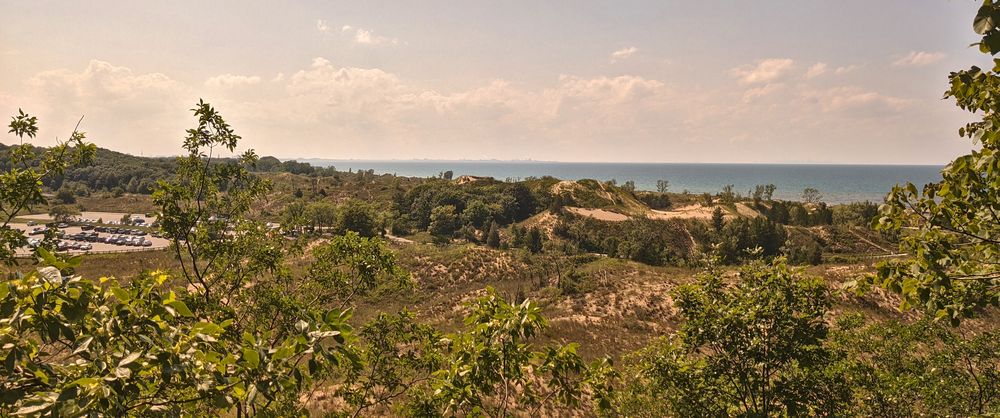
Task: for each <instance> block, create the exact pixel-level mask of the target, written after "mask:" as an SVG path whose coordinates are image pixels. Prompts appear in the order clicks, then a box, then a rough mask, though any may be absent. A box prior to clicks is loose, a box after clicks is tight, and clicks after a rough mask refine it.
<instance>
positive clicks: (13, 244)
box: [0, 109, 95, 265]
mask: <svg viewBox="0 0 1000 418" xmlns="http://www.w3.org/2000/svg"><path fill="white" fill-rule="evenodd" d="M8 127H9V128H10V130H9V131H8V132H9V133H12V134H14V135H15V136H17V137H18V140H19V141H20V145H16V146H12V147H10V148H9V149H8V150H7V154H8V155H7V156H8V157H9V160H8V161H9V163H8V164H5V166H6V167H5V169H4V170H3V171H2V172H0V262H2V263H3V264H5V265H13V264H14V254H15V250H16V249H17V248H19V247H22V246H24V245H26V244H27V243H28V242H27V239H26V238H25V236H24V234H23V233H21V232H20V231H18V230H16V229H14V228H12V227H11V226H10V223H11V221H12V220H13V219H14V217H15V216H17V214H18V213H20V212H21V211H26V210H30V209H31V208H32V207H34V206H37V205H42V204H45V203H46V199H45V196H44V195H43V194H42V189H41V187H39V186H40V185H41V184H42V182H43V181H45V180H46V179H50V178H52V177H54V176H58V175H60V174H62V173H63V172H64V171H66V170H67V169H68V168H69V167H72V166H76V165H83V164H86V163H88V162H89V161H90V160H91V159H92V158H93V155H94V149H95V148H94V145H93V144H89V143H86V142H84V139H85V138H86V135H85V134H84V132H82V131H80V130H79V125H78V126H77V127H76V128H74V129H73V132H71V133H70V135H69V139H68V140H67V141H65V142H62V143H60V144H59V145H56V146H55V147H52V148H49V149H47V150H45V151H44V152H42V153H39V152H38V151H36V148H35V147H32V146H31V144H30V143H25V142H24V139H25V137H27V138H28V139H29V140H30V139H34V137H35V135H36V134H37V133H38V118H36V117H34V116H31V115H29V114H27V113H24V111H22V110H20V109H18V114H17V115H15V116H13V117H11V122H10V124H9V125H8Z"/></svg>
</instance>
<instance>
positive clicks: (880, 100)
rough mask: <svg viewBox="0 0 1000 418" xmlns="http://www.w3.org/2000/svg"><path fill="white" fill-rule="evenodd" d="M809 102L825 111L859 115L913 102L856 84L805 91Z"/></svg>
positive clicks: (890, 110) (901, 108)
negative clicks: (848, 112)
mask: <svg viewBox="0 0 1000 418" xmlns="http://www.w3.org/2000/svg"><path fill="white" fill-rule="evenodd" d="M803 97H804V98H805V99H806V101H808V102H813V103H815V104H818V105H819V106H820V108H821V109H822V110H823V111H825V112H838V111H850V112H857V113H858V114H859V115H865V116H879V115H884V114H886V113H893V112H898V111H901V110H903V109H905V108H906V107H907V106H909V105H910V104H911V102H910V101H909V100H906V99H902V98H899V97H894V96H889V95H885V94H881V93H877V92H874V91H869V90H865V89H863V88H860V87H856V86H841V87H834V88H830V89H825V90H813V91H805V92H803Z"/></svg>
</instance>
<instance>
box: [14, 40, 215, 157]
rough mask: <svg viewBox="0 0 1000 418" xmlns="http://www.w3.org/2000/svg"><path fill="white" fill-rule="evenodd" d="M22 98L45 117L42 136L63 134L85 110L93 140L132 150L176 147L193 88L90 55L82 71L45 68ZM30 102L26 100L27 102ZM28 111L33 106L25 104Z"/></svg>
mask: <svg viewBox="0 0 1000 418" xmlns="http://www.w3.org/2000/svg"><path fill="white" fill-rule="evenodd" d="M25 86H26V87H27V88H28V91H29V92H30V94H28V95H22V96H21V97H19V99H18V101H19V102H20V103H28V104H29V105H30V111H31V112H32V113H35V114H37V115H38V116H39V119H40V120H42V121H43V123H42V129H41V131H42V132H40V134H39V138H55V137H61V138H63V139H65V136H66V134H67V132H66V130H67V129H70V128H71V127H72V126H73V125H74V124H75V123H76V121H77V120H78V119H79V118H80V117H81V116H82V115H85V116H86V117H85V119H84V122H83V130H84V131H87V132H88V138H89V139H90V140H92V141H94V142H95V143H97V144H99V145H101V146H106V147H111V148H114V149H121V150H125V151H128V152H134V153H139V152H144V153H146V155H149V154H150V153H167V152H173V153H176V152H177V151H178V149H179V148H178V147H177V145H178V144H179V143H180V140H181V137H182V134H183V128H182V126H183V125H177V123H179V122H181V121H183V120H184V117H185V115H186V114H187V109H189V108H190V107H191V104H192V103H194V102H195V101H197V97H198V96H197V95H195V94H194V93H193V89H191V88H189V87H188V86H185V85H183V84H182V83H179V82H177V81H175V80H173V79H171V78H170V77H168V76H167V75H165V74H162V73H139V72H136V71H133V70H132V69H131V68H128V67H123V66H116V65H113V64H111V63H108V62H105V61H100V60H91V61H90V62H89V63H88V64H87V66H86V67H85V68H84V69H83V70H82V71H74V70H68V69H60V70H51V71H43V72H41V73H38V74H36V75H35V76H32V77H30V78H29V79H27V80H26V81H25ZM24 106H28V105H24ZM25 111H29V108H27V107H26V108H25Z"/></svg>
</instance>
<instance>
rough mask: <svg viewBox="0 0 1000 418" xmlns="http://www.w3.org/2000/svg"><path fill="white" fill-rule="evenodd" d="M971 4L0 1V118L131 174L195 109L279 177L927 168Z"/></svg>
mask: <svg viewBox="0 0 1000 418" xmlns="http://www.w3.org/2000/svg"><path fill="white" fill-rule="evenodd" d="M978 3H979V2H975V1H967V0H962V1H957V0H953V1H947V0H896V1H890V0H880V1H872V0H828V1H803V0H794V1H742V0H741V1H736V0H734V1H716V2H708V1H701V0H697V1H696V0H689V1H605V2H591V1H580V0H566V1H547V2H539V1H523V2H522V1H501V2H486V1H481V2H479V1H476V2H473V1H464V2H456V1H412V2H358V1H298V2H292V1H287V2H263V1H160V2H137V1H86V2H55V1H40V0H32V1H9V0H0V113H2V114H3V115H10V114H13V113H14V112H16V110H17V108H18V107H21V108H24V110H25V111H28V112H31V113H34V114H37V115H38V116H39V118H40V120H41V125H42V129H41V132H40V138H39V139H38V140H37V141H36V142H37V143H38V144H41V145H48V144H51V143H53V141H54V139H55V138H56V137H59V138H65V137H66V136H67V134H68V132H69V131H70V130H71V129H72V126H73V124H74V123H75V121H76V119H78V118H79V117H80V116H81V115H86V117H85V119H84V123H83V128H84V130H85V131H87V132H88V137H89V139H90V140H92V141H93V142H95V143H96V144H98V145H99V146H102V147H106V148H111V149H115V150H120V151H124V152H129V153H135V154H139V153H141V154H144V155H167V154H171V155H172V154H177V153H179V152H180V143H181V140H182V138H183V135H184V130H185V129H186V128H189V127H191V126H193V125H194V119H193V117H192V116H191V113H190V111H189V109H190V108H191V107H192V105H193V104H194V103H195V102H197V100H198V98H204V99H205V100H207V101H209V102H211V103H213V104H214V105H215V106H216V107H217V108H218V109H219V110H220V112H221V113H222V114H223V116H224V117H226V119H227V120H228V121H229V122H230V123H231V124H232V125H233V126H234V127H235V128H236V130H237V133H239V134H241V135H242V136H243V138H244V140H243V142H242V147H244V148H254V149H256V150H257V152H258V153H259V154H261V155H275V156H278V157H281V158H291V157H311V158H361V159H410V158H432V159H494V158H495V159H535V160H554V161H642V162H778V163H784V162H792V163H794V162H821V163H893V164H897V163H916V164H941V163H945V162H947V161H949V160H950V159H951V158H952V157H955V156H957V155H959V154H960V153H963V152H965V151H967V150H968V149H969V148H970V146H971V145H970V142H969V141H968V140H966V139H962V138H958V136H957V130H958V127H959V126H960V125H962V124H963V123H964V122H966V121H967V120H969V119H970V116H969V115H967V114H964V113H962V112H960V111H958V110H957V109H956V108H955V107H954V106H953V104H952V103H951V102H950V101H946V100H942V99H941V98H942V93H943V91H944V90H945V89H946V87H947V78H946V77H947V74H948V72H949V71H952V70H956V69H960V68H966V67H968V66H969V65H972V64H980V65H984V64H983V63H986V62H988V60H987V59H986V57H984V56H982V55H981V54H978V52H976V51H975V50H974V49H970V48H968V47H967V46H968V45H969V44H970V43H972V42H975V41H976V40H977V38H976V36H975V34H974V33H973V32H972V30H971V25H972V24H971V22H972V17H973V15H974V14H975V10H976V8H977V6H978ZM12 140H13V138H12V137H11V136H10V135H9V134H4V135H3V136H0V142H5V143H10V142H11V141H12Z"/></svg>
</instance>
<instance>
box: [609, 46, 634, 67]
mask: <svg viewBox="0 0 1000 418" xmlns="http://www.w3.org/2000/svg"><path fill="white" fill-rule="evenodd" d="M637 51H639V49H638V48H636V47H634V46H630V47H627V48H622V49H619V50H617V51H615V52H612V53H611V63H612V64H614V63H616V62H618V61H621V60H624V59H626V58H628V57H631V56H632V55H634V54H635V53H636V52H637Z"/></svg>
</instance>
